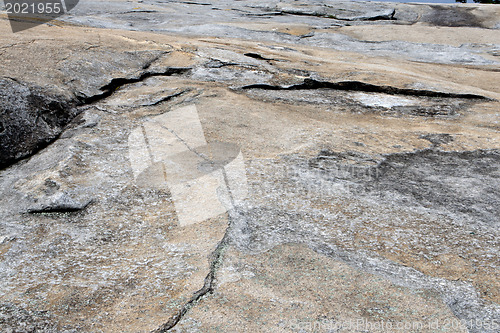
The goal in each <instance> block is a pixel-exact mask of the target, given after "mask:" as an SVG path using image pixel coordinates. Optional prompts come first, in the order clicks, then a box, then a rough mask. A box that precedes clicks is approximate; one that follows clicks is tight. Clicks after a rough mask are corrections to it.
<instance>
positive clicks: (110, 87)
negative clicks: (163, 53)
mask: <svg viewBox="0 0 500 333" xmlns="http://www.w3.org/2000/svg"><path fill="white" fill-rule="evenodd" d="M190 70H191V68H189V67H169V68H167V70H165V71H164V72H143V73H142V74H141V75H139V76H138V77H133V78H121V77H120V78H114V79H112V80H111V81H110V82H109V83H108V84H106V85H105V86H102V87H101V88H99V90H101V91H102V93H101V94H97V95H94V96H90V97H85V98H82V99H81V100H80V103H79V106H81V105H87V104H92V103H95V102H98V101H101V100H103V99H105V98H108V97H109V96H111V95H112V94H113V93H114V92H115V91H116V90H118V89H119V88H121V87H123V86H125V85H127V84H131V83H137V82H142V81H144V80H146V79H148V78H150V77H155V76H172V75H175V74H184V73H186V72H188V71H190Z"/></svg>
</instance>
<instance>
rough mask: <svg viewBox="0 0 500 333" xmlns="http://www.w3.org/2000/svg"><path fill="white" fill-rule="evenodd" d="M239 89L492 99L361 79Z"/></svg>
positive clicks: (254, 86) (259, 84)
mask: <svg viewBox="0 0 500 333" xmlns="http://www.w3.org/2000/svg"><path fill="white" fill-rule="evenodd" d="M239 89H241V90H249V89H262V90H314V89H333V90H345V91H360V92H373V93H384V94H388V95H403V96H417V97H436V98H461V99H469V100H488V101H493V100H494V99H492V98H489V97H485V96H481V95H476V94H461V93H447V92H441V91H433V90H424V89H411V88H397V87H393V86H380V85H375V84H370V83H365V82H361V81H340V82H328V81H318V80H315V79H304V81H303V82H302V83H299V84H294V85H291V86H274V85H270V84H265V83H258V84H250V85H246V86H243V87H240V88H239Z"/></svg>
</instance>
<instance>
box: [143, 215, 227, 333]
mask: <svg viewBox="0 0 500 333" xmlns="http://www.w3.org/2000/svg"><path fill="white" fill-rule="evenodd" d="M230 228H231V214H229V226H228V228H227V229H226V233H225V234H224V237H223V238H222V240H221V241H220V242H219V244H217V247H216V248H215V250H214V251H213V252H212V254H211V258H212V261H211V263H210V269H209V272H208V274H207V276H206V277H205V282H204V284H203V287H202V288H201V289H200V290H198V291H197V292H195V293H194V294H193V296H192V297H191V299H190V300H189V301H188V302H187V303H186V304H184V306H183V307H182V308H181V309H180V310H179V311H178V312H177V313H176V314H175V315H174V316H173V317H172V318H170V319H169V320H168V321H167V322H166V323H164V324H162V325H161V326H160V327H159V328H157V329H156V330H154V331H152V332H151V333H165V332H168V331H169V330H171V329H172V328H173V327H174V326H175V325H177V324H178V323H179V321H180V320H181V319H182V318H183V317H184V315H185V314H186V313H187V312H188V311H189V310H190V309H191V308H192V307H193V306H195V305H196V303H197V302H198V301H199V300H201V299H202V298H203V297H204V296H206V295H209V294H212V293H213V291H214V289H215V284H216V281H215V279H216V273H217V270H218V268H219V267H220V265H221V263H222V259H223V256H224V251H225V249H226V246H227V244H228V240H229V230H230Z"/></svg>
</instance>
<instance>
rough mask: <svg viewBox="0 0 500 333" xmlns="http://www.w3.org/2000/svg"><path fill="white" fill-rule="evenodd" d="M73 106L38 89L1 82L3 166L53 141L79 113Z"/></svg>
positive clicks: (0, 150) (0, 162)
mask: <svg viewBox="0 0 500 333" xmlns="http://www.w3.org/2000/svg"><path fill="white" fill-rule="evenodd" d="M73 104H74V103H72V102H71V101H69V100H67V99H65V98H64V97H61V96H54V95H47V94H46V93H44V92H43V91H42V89H40V88H39V87H37V88H30V87H27V86H26V85H23V84H21V83H18V82H16V81H14V80H11V79H2V80H0V167H5V166H6V165H9V164H11V163H13V162H14V161H16V160H19V159H21V158H23V157H26V156H28V155H31V154H33V153H34V152H36V151H37V150H38V149H40V148H43V147H44V146H46V145H47V144H49V143H50V142H52V141H53V140H54V139H55V138H56V137H57V136H58V135H59V134H60V133H61V132H62V130H63V128H64V127H65V126H66V125H67V124H68V123H69V122H70V121H71V120H72V119H73V118H74V117H75V115H76V114H77V110H76V109H75V107H74V105H73Z"/></svg>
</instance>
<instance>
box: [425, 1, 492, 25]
mask: <svg viewBox="0 0 500 333" xmlns="http://www.w3.org/2000/svg"><path fill="white" fill-rule="evenodd" d="M473 10H474V8H464V7H455V6H454V7H451V6H449V7H445V6H432V11H431V12H430V13H428V14H425V15H424V16H423V17H422V21H423V22H428V23H431V24H433V25H436V26H442V27H483V25H482V23H481V21H480V20H479V19H478V18H477V17H476V16H475V15H474V14H472V13H471V12H472V11H473Z"/></svg>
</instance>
